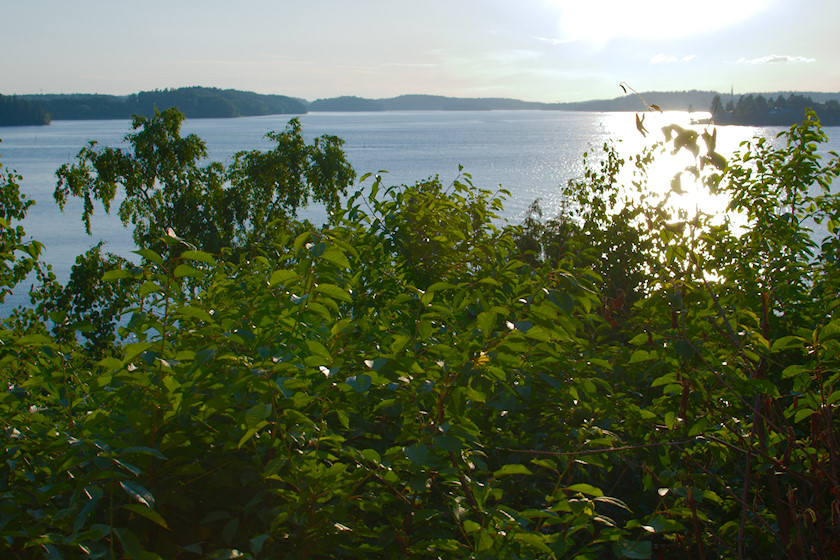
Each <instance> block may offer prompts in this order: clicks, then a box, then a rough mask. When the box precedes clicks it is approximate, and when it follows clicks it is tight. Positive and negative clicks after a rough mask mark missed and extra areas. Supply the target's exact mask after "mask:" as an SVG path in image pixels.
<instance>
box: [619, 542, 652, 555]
mask: <svg viewBox="0 0 840 560" xmlns="http://www.w3.org/2000/svg"><path fill="white" fill-rule="evenodd" d="M613 553H614V554H615V555H616V556H617V557H619V558H641V559H648V558H650V557H651V555H652V554H653V545H652V544H651V543H650V541H629V540H620V541H618V542H616V543H613Z"/></svg>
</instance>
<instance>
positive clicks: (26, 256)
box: [0, 163, 43, 303]
mask: <svg viewBox="0 0 840 560" xmlns="http://www.w3.org/2000/svg"><path fill="white" fill-rule="evenodd" d="M21 179H22V177H21V176H20V175H18V174H17V173H15V172H14V171H11V170H8V169H3V164H2V163H0V303H2V302H3V301H5V298H6V296H7V295H9V294H10V293H11V292H12V289H13V288H14V287H15V286H16V285H17V284H18V283H19V282H21V281H22V280H23V279H24V278H26V276H27V275H28V274H29V273H30V272H31V271H32V270H33V269H34V268H35V266H36V263H37V260H38V257H39V255H40V254H41V250H42V249H43V245H41V244H40V243H38V242H37V241H31V240H27V239H26V233H25V232H24V230H23V226H21V225H15V222H20V221H22V220H23V218H24V217H26V212H27V210H29V208H30V207H31V206H32V205H33V204H35V201H34V200H29V199H27V198H26V196H24V195H22V194H21V192H20V184H19V182H20V181H21Z"/></svg>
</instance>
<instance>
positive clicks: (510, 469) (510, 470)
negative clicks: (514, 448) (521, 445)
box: [493, 463, 533, 478]
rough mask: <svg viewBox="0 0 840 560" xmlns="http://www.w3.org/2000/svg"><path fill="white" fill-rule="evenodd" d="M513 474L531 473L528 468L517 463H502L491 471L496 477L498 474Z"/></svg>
mask: <svg viewBox="0 0 840 560" xmlns="http://www.w3.org/2000/svg"><path fill="white" fill-rule="evenodd" d="M513 474H533V473H531V470H530V469H528V467H526V466H525V465H518V464H515V463H513V464H509V465H504V466H503V467H502V468H500V469H498V470H496V471H494V472H493V476H495V477H496V478H498V477H500V476H509V475H513Z"/></svg>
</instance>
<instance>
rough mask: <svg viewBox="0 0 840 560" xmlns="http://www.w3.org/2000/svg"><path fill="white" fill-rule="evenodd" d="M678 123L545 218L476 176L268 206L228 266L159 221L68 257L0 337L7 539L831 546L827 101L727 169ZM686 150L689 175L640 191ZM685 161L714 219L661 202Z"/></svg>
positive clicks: (33, 549) (194, 546)
mask: <svg viewBox="0 0 840 560" xmlns="http://www.w3.org/2000/svg"><path fill="white" fill-rule="evenodd" d="M664 132H665V141H664V142H662V143H661V144H660V145H658V146H655V147H653V148H652V149H651V150H650V151H649V152H647V153H645V154H642V155H640V156H638V157H636V158H634V159H632V160H629V161H630V163H631V164H632V165H631V171H632V172H633V173H632V175H630V176H629V178H628V176H627V175H626V174H622V172H621V170H622V167H623V166H625V162H624V161H622V160H621V158H619V157H618V156H617V155H616V154H615V152H614V151H613V150H610V149H609V148H608V150H607V153H606V154H605V156H604V159H603V164H602V166H601V167H600V169H599V170H591V171H589V172H587V173H586V174H585V175H584V176H583V177H582V178H581V179H580V180H578V181H573V182H572V183H570V184H569V185H568V186H567V187H566V190H565V194H566V197H567V201H568V208H567V210H566V213H565V214H564V215H562V216H560V217H558V218H556V219H554V220H549V221H547V222H545V223H544V222H542V221H541V220H540V219H539V213H538V208H537V207H536V206H535V207H534V208H533V213H532V216H531V217H530V218H529V220H528V221H526V223H525V224H523V225H522V226H510V225H505V224H502V223H499V221H498V219H497V217H496V213H497V211H498V210H499V209H500V208H501V204H502V202H501V201H502V197H503V196H504V194H505V193H496V194H494V193H491V192H488V191H483V190H481V189H477V188H475V187H473V186H472V185H471V184H470V179H469V176H468V175H466V174H465V175H464V176H463V177H462V178H459V180H457V181H455V182H454V183H453V184H452V185H450V186H449V187H448V188H444V187H443V186H442V185H441V183H440V181H439V180H438V179H430V180H426V181H421V182H419V183H417V184H415V185H411V186H402V187H390V188H385V187H384V186H383V184H382V181H381V178H379V177H376V178H375V179H374V181H373V183H372V184H371V185H370V186H367V187H365V188H364V189H362V190H360V191H359V192H357V193H356V194H355V195H354V196H352V197H351V198H350V199H349V201H348V202H347V204H346V205H345V207H344V208H339V207H338V205H335V206H333V216H332V221H331V223H330V224H329V225H327V226H325V227H323V228H319V229H316V228H312V227H311V226H307V225H304V224H299V223H297V222H295V221H293V220H291V219H289V220H282V219H280V220H273V218H271V217H269V216H267V215H266V216H265V217H264V218H261V219H264V220H266V223H269V224H273V225H271V233H270V235H266V234H260V236H259V238H258V239H259V243H258V244H257V245H256V246H255V247H249V248H248V251H245V252H243V253H242V258H241V259H238V260H237V259H230V258H227V255H228V253H227V252H224V251H223V252H222V253H221V254H213V253H211V252H209V251H206V250H198V249H195V248H190V247H188V246H187V245H186V244H185V243H186V242H185V241H183V240H180V239H177V238H175V237H174V236H171V235H163V236H160V237H159V239H157V240H154V239H151V235H152V234H151V229H150V230H149V231H150V234H149V243H148V245H149V246H150V247H156V248H157V249H155V250H153V249H151V248H145V249H142V250H140V251H138V253H139V255H140V256H141V257H142V259H143V261H142V263H141V264H140V265H137V266H135V265H130V264H127V263H125V262H118V261H116V260H110V262H109V261H108V259H109V257H107V256H105V257H103V256H102V255H101V254H98V252H97V251H93V252H91V253H90V254H88V255H85V256H83V257H80V259H79V260H78V262H77V268H76V269H74V279H73V281H72V283H71V285H70V286H68V287H67V288H66V289H65V290H63V291H62V290H59V289H56V290H55V291H53V292H49V291H46V292H44V295H39V294H38V293H34V294H33V296H34V297H35V299H36V301H40V302H41V305H42V307H43V308H46V305H47V303H45V302H49V303H50V304H51V305H54V307H51V308H49V309H50V310H52V311H53V315H50V317H52V318H53V321H54V324H52V325H47V324H46V322H44V323H41V324H39V323H38V322H37V320H36V319H34V318H31V317H30V319H31V320H30V323H29V324H26V325H24V324H23V323H21V322H19V323H16V324H14V325H10V324H8V323H7V325H6V328H5V329H4V330H2V331H0V342H2V345H1V346H0V366H2V368H3V369H2V371H3V372H4V373H3V375H4V381H5V384H6V390H4V391H3V392H2V393H0V425H2V428H3V430H4V436H5V437H6V441H7V445H6V446H5V448H4V450H3V453H4V456H3V461H2V462H0V547H4V548H5V551H8V553H9V555H13V557H17V558H52V557H56V558H57V557H63V558H74V557H80V558H81V557H92V558H122V557H126V558H255V559H256V558H323V557H329V558H334V557H336V558H341V557H350V558H359V557H364V558H403V557H408V556H413V557H430V558H441V557H446V558H681V557H702V558H716V557H721V558H756V557H762V558H764V557H767V558H833V557H836V556H837V553H838V550H837V547H836V543H837V542H840V534H838V529H837V527H838V523H837V511H838V503H840V502H838V495H839V494H838V492H840V484H838V480H837V474H836V473H837V472H838V468H840V465H838V464H837V461H838V459H837V455H836V446H837V441H838V437H837V436H838V427H840V426H838V420H837V417H836V415H837V407H838V403H840V390H838V387H837V384H838V379H840V369H838V368H840V363H838V356H839V355H840V347H838V344H840V318H838V317H837V309H838V300H837V294H838V288H840V286H838V280H837V278H838V277H840V276H839V275H838V274H837V271H836V267H837V264H836V263H837V250H838V241H837V232H838V224H840V217H838V211H840V205H838V200H837V197H836V195H834V194H833V193H831V191H830V188H829V187H830V184H831V182H832V180H833V179H834V178H835V177H836V176H837V175H838V174H840V163H838V160H837V157H836V155H832V158H833V159H831V160H830V161H828V162H827V163H823V162H822V160H821V159H820V157H819V154H818V151H817V148H818V146H819V143H820V141H821V140H823V139H824V136H823V135H822V132H821V130H820V128H819V124H818V122H817V121H816V120H815V119H814V118H809V119H808V120H806V121H804V122H803V123H802V124H800V125H797V126H795V127H793V128H791V129H790V131H788V132H787V133H785V134H783V135H782V136H781V137H780V139H779V141H778V142H777V143H776V144H772V145H771V144H770V143H769V142H767V141H762V140H757V141H756V142H754V143H749V144H745V145H744V146H743V151H742V152H741V153H740V154H738V155H737V156H736V157H734V158H733V159H732V160H731V161H729V162H726V161H725V160H723V159H722V158H720V156H719V155H717V154H716V152H715V136H714V133H712V132H708V131H706V132H704V133H699V132H695V131H691V130H687V129H682V128H679V127H675V126H670V127H666V129H665V130H664ZM289 133H290V136H289V137H288V138H287V139H290V140H291V139H294V138H295V137H296V135H297V133H296V132H295V129H294V126H292V128H291V129H290V130H289ZM167 138H168V139H167V141H166V142H164V143H163V144H164V145H172V144H175V143H176V142H175V139H174V137H173V136H168V137H167ZM291 144H292V148H290V149H291V150H292V151H294V152H295V153H300V144H295V143H294V142H291ZM189 145H191V146H197V144H195V143H193V144H189ZM283 146H286V143H284V142H282V141H280V142H278V152H279V155H278V154H275V155H267V156H265V158H268V161H269V162H271V161H274V160H273V159H272V158H279V157H280V155H282V153H284V152H283V150H284V149H285V148H283ZM294 146H297V147H294ZM338 148H339V146H335V149H338ZM673 150H676V151H685V152H686V153H690V154H691V156H692V157H693V158H694V162H695V163H694V165H692V166H689V169H688V170H686V171H685V172H682V173H681V174H680V179H675V180H673V181H671V182H670V183H669V184H667V185H664V188H657V187H662V186H659V185H655V184H653V180H652V179H651V178H650V176H649V175H648V173H647V170H648V169H649V166H650V165H651V163H652V162H653V161H654V159H655V158H656V157H663V154H664V152H666V151H673ZM176 152H177V151H176ZM182 152H183V151H182ZM262 158H263V156H256V155H254V156H253V157H251V156H249V155H248V154H244V155H242V156H241V157H240V161H239V163H238V164H237V165H239V166H240V169H242V170H243V175H242V178H241V181H242V182H243V183H244V182H245V178H244V177H245V174H246V173H245V171H246V170H247V165H246V163H249V162H252V163H253V165H256V164H257V163H260V162H262V161H263V159H262ZM176 161H177V160H176ZM187 161H189V160H187ZM282 161H283V162H284V163H271V164H270V165H269V167H270V166H275V165H276V166H277V167H278V168H281V167H282V166H283V165H287V163H285V162H287V161H289V160H286V159H283V160H282ZM292 161H298V162H300V161H302V160H292ZM303 165H304V164H303V163H300V164H299V166H298V167H294V166H292V167H290V168H289V169H280V171H281V172H283V173H287V175H285V176H284V175H282V174H280V175H277V177H278V178H277V179H276V181H277V182H278V183H279V182H282V181H284V180H286V179H283V177H286V176H295V175H294V173H295V170H296V169H297V170H299V169H301V166H303ZM175 167H176V168H177V166H175ZM148 169H152V168H148ZM159 169H166V167H165V166H163V167H160V168H159ZM251 174H253V175H256V172H255V171H253V170H252V171H251ZM173 175H175V176H178V175H177V173H174V174H173ZM160 176H161V175H158V177H160ZM683 176H684V177H683ZM271 177H272V174H271V173H268V172H266V173H265V175H264V180H263V181H262V182H256V183H255V185H268V184H272V183H270V182H269V179H271ZM690 177H696V178H697V179H698V188H703V189H707V190H710V191H714V192H719V193H725V194H726V195H727V196H728V197H729V200H731V205H730V209H731V211H732V216H731V217H730V219H723V218H722V217H719V216H708V215H705V214H703V213H701V212H699V211H698V212H695V213H693V214H692V213H689V212H688V211H686V210H679V208H680V206H679V205H675V204H672V202H674V201H675V200H676V199H678V198H679V197H682V196H683V195H684V188H683V183H682V182H681V181H682V179H683V178H685V179H688V178H690ZM367 180H369V177H365V178H363V182H364V181H367ZM686 182H687V181H686ZM274 185H275V186H271V187H267V188H268V189H276V183H275V184H274ZM15 193H16V191H8V193H7V194H8V195H9V196H10V197H11V199H10V202H8V204H10V205H11V206H12V207H16V208H19V207H20V204H21V202H20V199H19V198H16V194H15ZM16 200H17V202H15V201H16ZM16 204H17V205H18V206H15V205H16ZM18 213H20V208H19V210H18ZM814 222H821V223H823V224H826V225H827V231H828V235H827V237H826V239H824V240H820V239H814V236H815V235H816V234H815V233H814V232H812V231H810V230H809V229H808V226H809V225H810V224H812V223H814ZM158 231H159V229H158ZM241 235H242V236H245V237H247V232H245V231H243V232H242V233H241ZM188 241H192V240H190V239H188ZM16 243H19V240H18V241H17V242H16ZM10 255H11V256H10V257H8V258H7V259H6V262H7V263H8V264H9V266H15V265H16V264H17V263H19V262H22V261H21V259H23V261H25V259H26V256H25V254H24V253H21V252H17V253H12V254H10ZM106 262H109V266H111V267H114V268H113V269H112V270H110V271H108V272H104V274H103V273H102V272H103V267H104V266H105V264H104V263H106ZM619 289H620V290H622V291H623V295H624V296H625V300H624V301H622V302H621V306H619V305H618V301H617V299H618V297H619V295H621V294H619V292H618V290H619ZM92 292H102V293H103V294H107V297H106V298H104V301H117V300H118V299H120V298H125V299H126V305H127V307H128V308H129V309H128V314H127V315H126V318H125V320H123V321H122V322H120V323H118V324H117V325H111V324H110V323H108V322H107V321H104V320H100V318H106V317H107V316H108V315H109V314H110V313H112V308H108V307H101V308H97V307H92V306H91V303H90V301H88V300H87V299H85V297H86V296H85V294H88V293H92ZM58 303H61V305H58ZM113 309H116V308H113ZM58 318H61V319H62V321H56V319H58ZM23 327H26V328H23ZM90 327H93V329H94V330H95V331H97V332H99V331H101V334H102V338H97V339H88V340H86V339H85V336H86V332H90V330H91V329H90ZM109 329H110V330H109ZM107 333H110V335H111V336H110V337H107V336H105V335H106V334H107Z"/></svg>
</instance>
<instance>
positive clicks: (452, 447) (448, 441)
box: [435, 435, 462, 453]
mask: <svg viewBox="0 0 840 560" xmlns="http://www.w3.org/2000/svg"><path fill="white" fill-rule="evenodd" d="M435 447H439V448H440V449H443V450H444V451H448V452H451V453H460V451H461V447H462V444H461V440H459V439H458V438H456V437H453V436H448V435H440V436H436V437H435Z"/></svg>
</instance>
